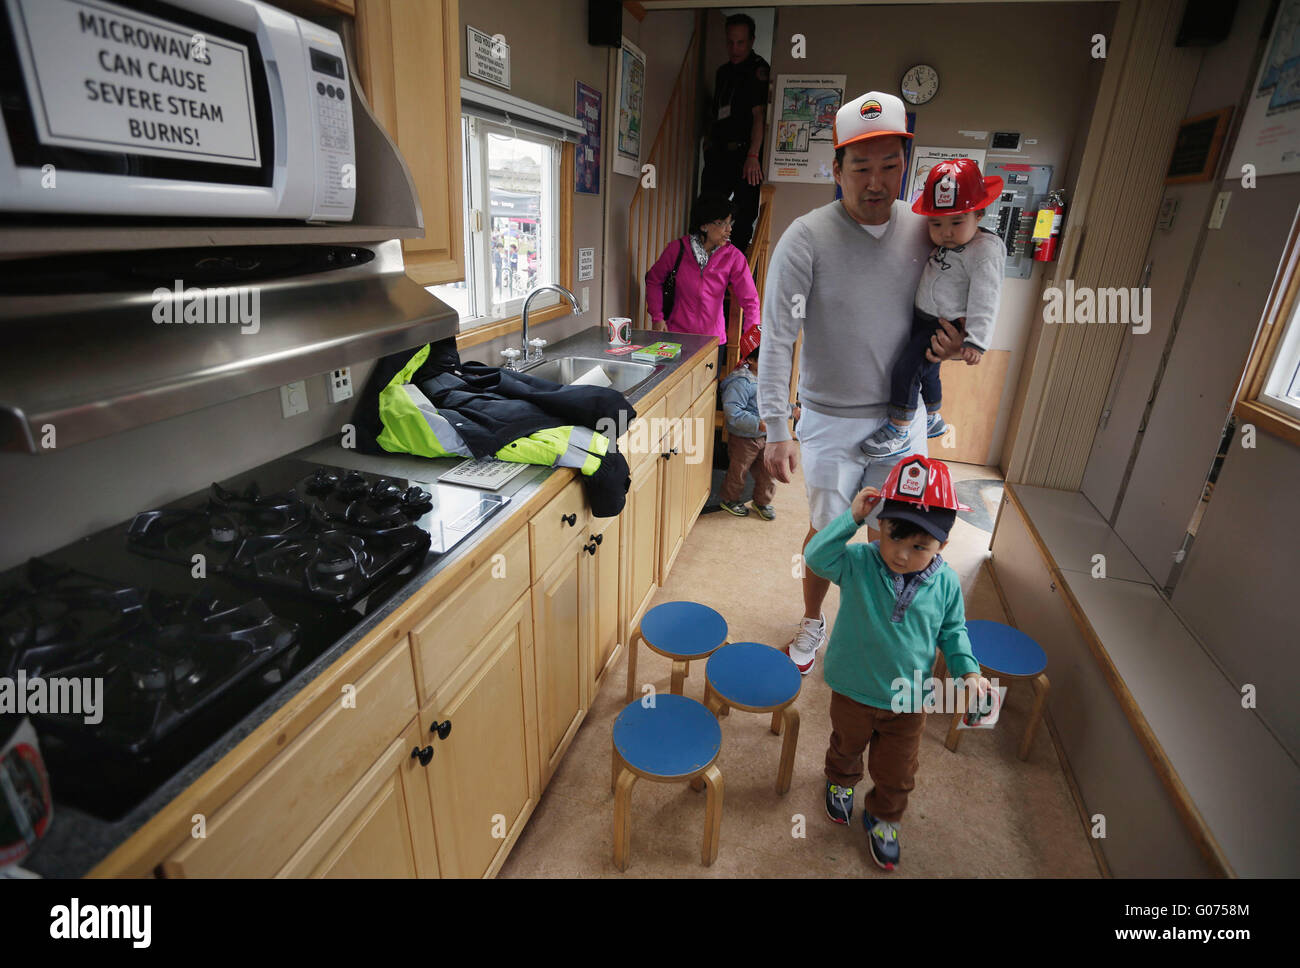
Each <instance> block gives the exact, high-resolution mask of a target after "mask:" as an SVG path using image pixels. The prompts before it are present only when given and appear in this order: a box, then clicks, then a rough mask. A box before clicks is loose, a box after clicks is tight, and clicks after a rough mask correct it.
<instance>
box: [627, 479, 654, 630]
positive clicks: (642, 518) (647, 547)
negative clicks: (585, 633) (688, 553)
mask: <svg viewBox="0 0 1300 968" xmlns="http://www.w3.org/2000/svg"><path fill="white" fill-rule="evenodd" d="M662 463H663V461H662V460H660V459H659V457H658V455H657V454H656V455H655V457H654V459H653V460H647V461H645V462H644V463H642V464H641V466H640V467H638V468H637V469H636V472H635V473H633V475H632V484H631V486H630V487H629V488H628V491H627V506H626V507H625V508H624V509H623V515H622V520H623V535H622V538H623V572H624V575H625V578H624V582H623V584H624V586H625V587H626V589H627V607H626V609H625V612H626V624H625V625H624V627H623V640H624V641H627V636H628V635H629V634H630V631H631V629H632V628H633V627H635V625H636V623H637V622H639V621H641V616H642V615H643V614H645V610H646V608H647V607H648V606H649V604H650V599H651V598H653V597H654V593H655V588H656V587H657V586H658V583H659V526H660V520H659V481H660V472H659V465H660V464H662Z"/></svg>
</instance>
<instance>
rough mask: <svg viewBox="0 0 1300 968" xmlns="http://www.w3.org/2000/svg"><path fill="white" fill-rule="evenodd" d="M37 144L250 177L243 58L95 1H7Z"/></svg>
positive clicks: (251, 145)
mask: <svg viewBox="0 0 1300 968" xmlns="http://www.w3.org/2000/svg"><path fill="white" fill-rule="evenodd" d="M7 3H8V6H9V10H10V14H11V16H13V17H14V26H15V30H14V35H15V38H16V39H17V41H18V45H17V46H18V50H19V57H20V59H21V61H22V68H23V75H24V78H25V80H26V82H27V90H28V92H29V94H30V97H31V102H32V115H33V118H34V120H35V123H36V131H37V137H38V138H39V139H40V141H41V143H42V144H47V145H62V146H66V147H70V148H83V149H89V150H92V151H114V152H118V151H124V152H127V153H129V154H136V155H154V156H157V157H163V158H179V159H184V160H190V161H208V162H218V163H221V164H227V165H243V166H247V167H258V166H260V165H261V163H262V158H261V152H260V150H259V145H258V140H257V125H256V124H255V122H254V118H255V113H254V110H253V83H252V73H251V69H250V65H249V52H248V48H247V47H244V46H243V45H242V44H236V43H233V42H231V41H228V40H226V39H224V38H220V37H213V36H207V35H204V34H202V33H197V32H195V31H194V30H190V29H188V28H186V27H183V26H181V25H179V24H175V23H170V22H168V21H166V20H159V19H158V18H156V17H150V16H147V15H145V14H141V13H137V12H136V11H134V10H127V9H124V8H122V7H118V6H115V5H114V4H110V3H102V2H99V0H7Z"/></svg>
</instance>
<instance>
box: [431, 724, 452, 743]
mask: <svg viewBox="0 0 1300 968" xmlns="http://www.w3.org/2000/svg"><path fill="white" fill-rule="evenodd" d="M429 732H431V733H437V734H438V739H446V738H447V736H448V735H449V734H450V733H451V720H450V719H448V720H446V721H444V722H441V723H440V722H438V721H437V720H436V719H435V720H434V721H433V725H432V726H430V727H429Z"/></svg>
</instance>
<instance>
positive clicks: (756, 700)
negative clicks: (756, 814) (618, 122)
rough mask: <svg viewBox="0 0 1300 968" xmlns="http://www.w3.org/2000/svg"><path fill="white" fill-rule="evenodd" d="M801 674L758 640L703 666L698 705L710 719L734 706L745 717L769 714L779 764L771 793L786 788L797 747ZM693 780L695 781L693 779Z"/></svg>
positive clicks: (730, 648)
mask: <svg viewBox="0 0 1300 968" xmlns="http://www.w3.org/2000/svg"><path fill="white" fill-rule="evenodd" d="M802 685H803V676H801V675H799V667H798V666H796V665H795V664H794V660H792V659H791V658H790V657H789V656H788V655H786V654H785V653H784V652H781V651H780V650H779V649H774V648H772V647H771V646H770V645H763V644H761V643H759V642H733V643H732V644H731V645H724V646H723V647H722V648H720V649H718V651H717V652H714V653H713V655H711V656H709V661H708V663H707V664H705V666H704V703H705V705H707V706H708V707H709V708H710V709H711V710H713V712H714V714H715V715H723V714H724V713H725V710H726V709H727V708H728V707H730V706H734V707H735V708H736V709H743V710H745V711H746V712H751V713H769V712H770V713H771V714H772V727H771V729H772V732H774V733H776V734H777V735H778V736H780V735H781V729H782V727H783V726H784V728H785V739H784V740H782V741H781V764H780V766H779V767H778V768H777V771H776V792H777V793H778V794H782V793H785V792H786V791H788V790H789V789H790V778H791V776H792V775H793V774H794V751H795V747H796V746H798V745H799V710H797V709H795V708H794V701H795V700H796V699H798V698H799V689H800V687H801V686H802ZM697 782H698V781H697Z"/></svg>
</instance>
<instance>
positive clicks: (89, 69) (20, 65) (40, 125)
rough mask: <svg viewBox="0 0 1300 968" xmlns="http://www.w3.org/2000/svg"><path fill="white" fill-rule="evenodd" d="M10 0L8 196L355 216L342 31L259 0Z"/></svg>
mask: <svg viewBox="0 0 1300 968" xmlns="http://www.w3.org/2000/svg"><path fill="white" fill-rule="evenodd" d="M0 2H2V3H3V13H4V16H0V211H4V212H45V213H67V214H72V213H81V214H91V215H120V216H167V217H182V218H195V217H198V218H266V219H300V220H301V219H312V220H326V221H349V220H350V219H351V218H352V210H353V206H354V204H355V201H356V139H355V135H354V131H353V126H352V90H351V86H350V84H349V77H348V67H347V59H346V57H345V56H344V53H343V44H342V42H341V41H340V40H339V36H338V34H336V33H334V32H333V31H331V30H326V29H324V28H323V27H320V26H318V25H316V24H314V23H311V22H310V21H307V20H303V19H301V18H299V17H295V16H292V15H290V14H288V13H285V12H284V11H282V10H279V9H277V8H275V7H272V6H268V5H267V4H264V3H259V2H257V0H178V2H177V3H160V2H157V0H117V2H113V3H109V2H106V0H0ZM182 4H183V5H182Z"/></svg>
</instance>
